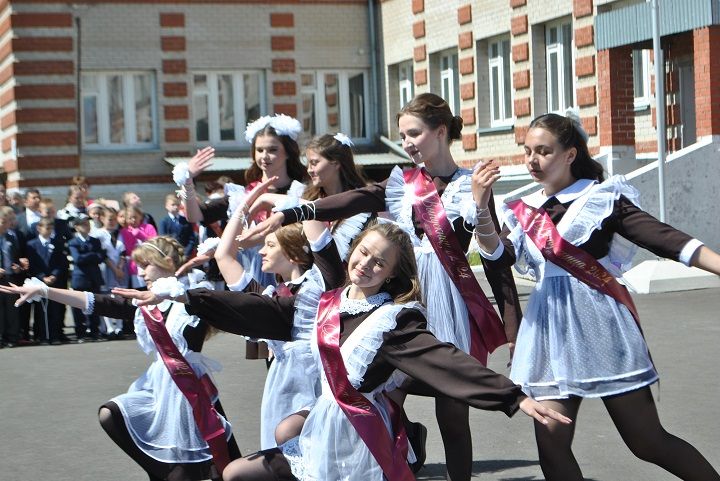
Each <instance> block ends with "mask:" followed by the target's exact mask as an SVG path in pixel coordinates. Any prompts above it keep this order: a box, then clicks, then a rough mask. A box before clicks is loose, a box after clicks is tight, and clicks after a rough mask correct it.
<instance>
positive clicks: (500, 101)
mask: <svg viewBox="0 0 720 481" xmlns="http://www.w3.org/2000/svg"><path fill="white" fill-rule="evenodd" d="M488 68H489V74H490V76H489V78H490V82H489V83H490V126H491V127H499V126H503V125H510V124H512V122H513V109H512V77H511V76H510V39H508V38H505V39H501V40H498V41H494V42H490V44H489V45H488Z"/></svg>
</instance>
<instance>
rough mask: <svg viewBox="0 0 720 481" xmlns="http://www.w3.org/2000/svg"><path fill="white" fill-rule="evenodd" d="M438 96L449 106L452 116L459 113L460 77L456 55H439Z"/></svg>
mask: <svg viewBox="0 0 720 481" xmlns="http://www.w3.org/2000/svg"><path fill="white" fill-rule="evenodd" d="M440 96H441V97H442V98H444V99H445V101H446V102H447V103H448V104H449V105H450V110H452V112H453V114H455V115H458V113H459V112H460V76H459V75H458V55H457V53H444V54H441V55H440Z"/></svg>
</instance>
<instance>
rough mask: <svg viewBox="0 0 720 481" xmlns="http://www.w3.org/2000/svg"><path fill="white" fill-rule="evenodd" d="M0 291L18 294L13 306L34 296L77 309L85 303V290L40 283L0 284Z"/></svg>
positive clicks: (84, 305) (81, 307)
mask: <svg viewBox="0 0 720 481" xmlns="http://www.w3.org/2000/svg"><path fill="white" fill-rule="evenodd" d="M0 292H1V293H3V294H15V295H18V296H20V299H18V300H17V301H16V302H15V306H16V307H19V306H21V305H22V304H24V303H25V302H27V301H28V299H31V298H32V297H34V296H38V295H39V296H40V297H44V298H46V299H50V300H51V301H55V302H59V303H60V304H65V305H67V306H70V307H77V308H78V309H85V307H86V305H87V296H86V295H85V291H71V290H69V289H60V288H56V287H48V286H46V285H40V284H26V285H24V286H17V285H15V284H12V283H11V284H10V285H9V286H0Z"/></svg>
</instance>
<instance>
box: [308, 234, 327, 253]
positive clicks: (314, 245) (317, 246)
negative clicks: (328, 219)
mask: <svg viewBox="0 0 720 481" xmlns="http://www.w3.org/2000/svg"><path fill="white" fill-rule="evenodd" d="M332 240H333V236H332V234H331V233H330V231H329V230H328V229H325V230H324V231H323V233H322V234H320V237H318V238H317V239H315V240H314V241H311V240H310V239H308V244H310V250H311V251H313V252H320V251H321V250H323V249H324V248H325V247H327V245H328V244H329V243H330V242H332Z"/></svg>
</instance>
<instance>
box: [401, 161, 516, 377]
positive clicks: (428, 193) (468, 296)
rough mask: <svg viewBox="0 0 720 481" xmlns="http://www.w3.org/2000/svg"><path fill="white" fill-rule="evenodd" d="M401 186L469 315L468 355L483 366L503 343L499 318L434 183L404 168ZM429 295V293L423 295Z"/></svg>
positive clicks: (419, 172) (421, 172) (423, 173)
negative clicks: (409, 190)
mask: <svg viewBox="0 0 720 481" xmlns="http://www.w3.org/2000/svg"><path fill="white" fill-rule="evenodd" d="M403 175H404V177H405V183H406V184H411V185H414V187H415V203H414V204H413V210H414V211H415V217H416V219H417V220H418V221H419V222H420V223H421V224H422V228H423V231H425V235H426V236H427V237H428V240H429V241H430V244H432V246H433V249H434V250H435V254H436V255H437V256H438V259H440V263H441V264H442V266H443V268H445V272H447V274H448V276H449V277H450V279H451V280H452V282H453V284H455V287H457V290H458V291H459V292H460V295H461V296H462V298H463V300H464V301H465V304H466V305H467V309H468V313H469V315H470V355H472V356H473V357H474V358H475V359H477V360H478V361H480V362H481V363H483V365H484V364H487V357H488V354H489V353H491V352H493V351H494V350H495V349H497V348H498V347H499V346H502V345H503V344H505V343H506V342H507V337H506V336H505V329H504V327H503V323H502V321H501V320H500V317H499V316H498V315H497V313H496V312H495V309H494V308H493V306H492V304H490V301H489V300H488V298H487V297H485V293H483V291H482V288H481V287H480V284H478V281H477V279H476V278H475V274H474V273H473V271H472V269H471V268H470V264H468V261H467V258H466V257H465V253H464V252H463V250H462V248H461V247H460V242H459V241H458V239H457V237H456V236H455V231H453V229H452V226H451V225H450V221H449V220H448V218H447V215H446V214H445V208H444V207H443V205H442V201H441V200H440V196H439V195H438V192H437V189H435V184H433V182H432V179H431V178H430V176H429V175H428V174H427V172H426V171H425V169H419V168H417V167H415V168H410V169H405V171H404V172H403ZM426 295H432V293H429V292H428V293H426Z"/></svg>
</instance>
